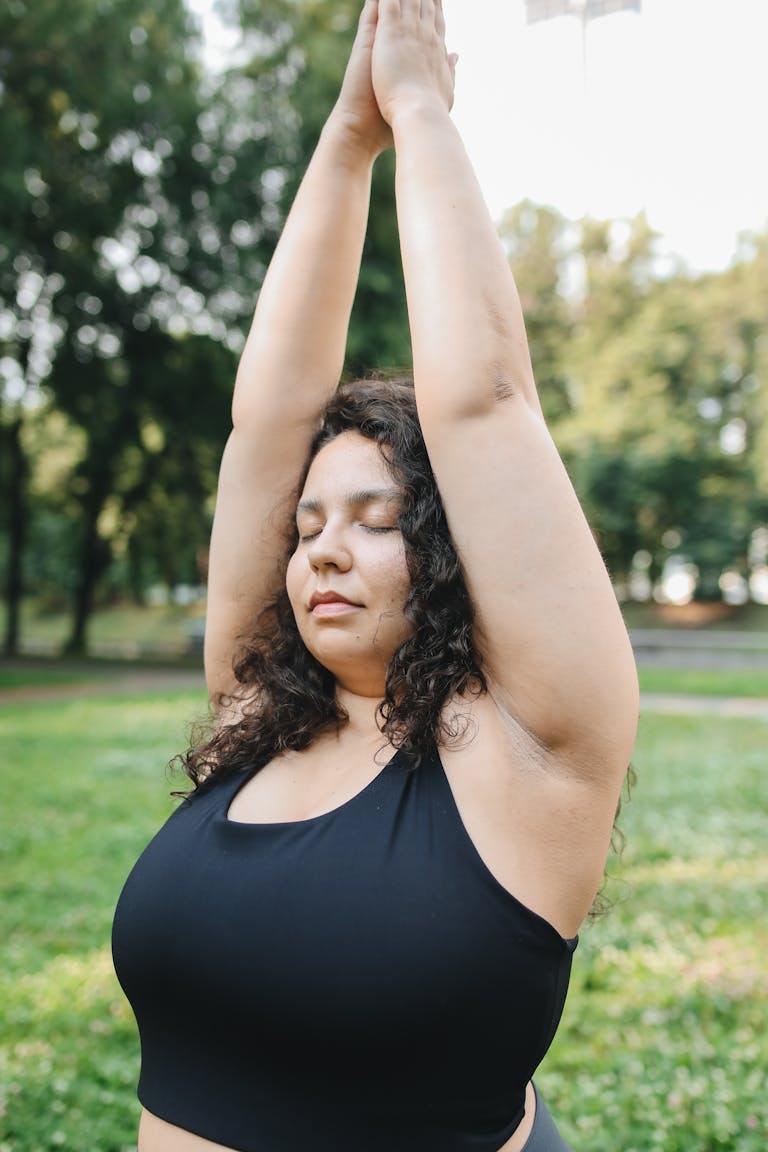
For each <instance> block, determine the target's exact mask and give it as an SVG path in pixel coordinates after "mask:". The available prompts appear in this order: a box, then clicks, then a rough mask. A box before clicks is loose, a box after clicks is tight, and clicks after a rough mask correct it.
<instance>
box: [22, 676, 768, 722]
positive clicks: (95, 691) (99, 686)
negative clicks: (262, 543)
mask: <svg viewBox="0 0 768 1152" xmlns="http://www.w3.org/2000/svg"><path fill="white" fill-rule="evenodd" d="M178 689H187V690H189V691H198V690H199V691H200V693H201V694H203V693H204V692H205V680H204V678H203V673H202V672H201V671H198V670H197V669H194V668H152V667H149V666H146V665H144V666H142V667H141V668H127V669H124V670H123V669H118V670H115V669H114V668H110V669H109V671H108V672H105V674H104V675H103V676H101V677H100V678H98V679H96V678H95V677H94V679H93V680H91V679H83V680H77V681H73V682H71V683H65V684H45V685H28V686H26V687H19V688H7V689H5V690H4V691H3V690H0V707H3V706H5V707H9V706H11V705H13V704H35V703H45V702H46V701H50V702H54V701H59V700H79V699H83V698H91V697H94V696H132V695H141V694H146V693H152V692H172V691H176V690H178ZM641 712H661V713H666V714H668V715H695V716H736V717H738V716H741V717H756V718H759V719H764V720H768V698H763V697H760V698H747V697H740V696H739V697H736V696H691V695H683V694H677V693H661V692H645V693H643V695H642V697H641Z"/></svg>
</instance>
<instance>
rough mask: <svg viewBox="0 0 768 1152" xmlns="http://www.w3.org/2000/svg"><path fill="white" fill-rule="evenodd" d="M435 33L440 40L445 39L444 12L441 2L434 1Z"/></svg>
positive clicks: (438, 0)
mask: <svg viewBox="0 0 768 1152" xmlns="http://www.w3.org/2000/svg"><path fill="white" fill-rule="evenodd" d="M435 31H436V32H437V34H438V36H440V38H441V39H443V40H444V39H445V10H444V8H443V0H435Z"/></svg>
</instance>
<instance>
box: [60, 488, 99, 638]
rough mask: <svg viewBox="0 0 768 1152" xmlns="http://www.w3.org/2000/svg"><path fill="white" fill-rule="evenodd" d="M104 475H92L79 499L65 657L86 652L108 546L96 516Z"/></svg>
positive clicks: (97, 515) (97, 514)
mask: <svg viewBox="0 0 768 1152" xmlns="http://www.w3.org/2000/svg"><path fill="white" fill-rule="evenodd" d="M109 491H110V484H109V478H108V477H107V476H103V475H100V476H92V477H91V486H90V490H89V492H88V494H87V495H86V497H85V499H84V501H83V513H82V537H81V544H80V558H79V565H78V575H77V581H76V583H75V591H74V602H73V611H72V631H71V633H70V636H69V639H68V640H67V642H66V644H65V645H64V651H65V653H66V654H67V655H68V656H71V655H76V656H84V655H86V653H87V651H88V622H89V620H90V617H91V614H92V612H93V605H94V594H95V591H96V584H97V582H98V579H99V577H100V576H101V574H102V572H103V571H104V568H105V567H106V564H107V562H108V547H107V545H106V544H105V542H104V541H103V540H102V539H101V537H100V536H99V516H100V515H101V511H102V509H103V507H104V502H105V500H106V498H107V496H108V494H109Z"/></svg>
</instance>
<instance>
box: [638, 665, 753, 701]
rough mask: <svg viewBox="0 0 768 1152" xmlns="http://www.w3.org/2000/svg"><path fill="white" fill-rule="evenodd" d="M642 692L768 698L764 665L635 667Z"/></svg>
mask: <svg viewBox="0 0 768 1152" xmlns="http://www.w3.org/2000/svg"><path fill="white" fill-rule="evenodd" d="M638 675H639V678H640V688H641V690H642V691H643V692H672V693H682V694H683V695H690V696H751V697H759V698H766V699H768V668H723V669H715V668H650V667H645V666H642V665H641V667H640V668H638Z"/></svg>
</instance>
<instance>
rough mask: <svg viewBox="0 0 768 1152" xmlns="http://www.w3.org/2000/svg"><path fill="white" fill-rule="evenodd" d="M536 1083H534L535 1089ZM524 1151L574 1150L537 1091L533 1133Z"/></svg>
mask: <svg viewBox="0 0 768 1152" xmlns="http://www.w3.org/2000/svg"><path fill="white" fill-rule="evenodd" d="M535 1090H536V1085H535V1084H534V1091H535ZM522 1152H573V1148H571V1146H570V1144H566V1142H565V1140H563V1138H562V1136H561V1135H560V1133H559V1132H558V1130H557V1128H556V1126H555V1122H554V1120H553V1119H552V1117H551V1116H550V1114H549V1109H548V1108H547V1106H546V1104H545V1103H544V1101H543V1100H542V1098H541V1096H539V1094H538V1092H536V1115H535V1117H534V1120H533V1128H532V1129H531V1134H530V1136H529V1137H528V1139H527V1140H526V1142H525V1144H523V1148H522Z"/></svg>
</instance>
